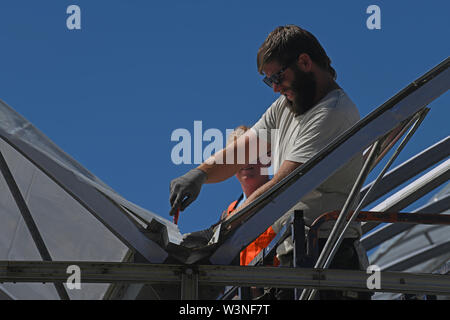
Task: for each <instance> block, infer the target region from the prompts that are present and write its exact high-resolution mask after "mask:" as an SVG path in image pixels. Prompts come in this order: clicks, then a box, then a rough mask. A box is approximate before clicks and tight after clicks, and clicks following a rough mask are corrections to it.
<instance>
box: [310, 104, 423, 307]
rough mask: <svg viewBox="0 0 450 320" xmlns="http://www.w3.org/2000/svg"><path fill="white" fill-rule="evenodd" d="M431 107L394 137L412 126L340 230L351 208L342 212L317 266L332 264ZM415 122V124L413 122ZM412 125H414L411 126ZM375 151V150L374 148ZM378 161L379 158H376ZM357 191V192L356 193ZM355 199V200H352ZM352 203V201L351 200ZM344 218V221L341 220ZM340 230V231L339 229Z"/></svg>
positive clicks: (369, 158) (409, 122)
mask: <svg viewBox="0 0 450 320" xmlns="http://www.w3.org/2000/svg"><path fill="white" fill-rule="evenodd" d="M428 112H429V109H427V108H425V109H424V110H423V111H422V112H420V113H418V114H416V115H415V116H414V117H412V118H411V119H410V120H409V121H408V123H407V124H406V126H404V127H403V128H402V130H401V131H400V133H397V135H396V136H395V137H394V139H393V141H397V140H398V139H399V138H400V137H401V136H402V135H403V134H404V132H405V131H406V130H407V128H410V130H409V131H408V133H407V134H406V136H405V137H404V138H403V140H402V142H401V143H400V145H399V146H398V147H397V149H396V150H395V151H394V153H393V155H392V156H391V158H390V159H389V160H388V162H387V163H386V165H385V166H384V168H383V169H382V170H381V172H380V173H379V174H378V176H377V178H376V179H375V181H374V182H373V183H372V184H371V186H370V188H369V190H368V191H367V192H366V193H365V194H364V197H363V199H362V200H360V201H359V204H358V205H357V207H356V209H355V210H354V212H353V213H352V214H350V218H349V219H348V221H347V223H346V224H345V226H344V228H343V229H342V230H339V229H338V227H340V224H339V226H338V222H341V224H344V223H345V217H346V216H347V215H348V212H349V210H350V208H346V210H347V211H346V212H345V214H343V213H342V212H341V215H342V217H341V215H339V218H338V221H337V222H336V224H335V226H334V228H333V231H335V232H338V233H339V235H337V233H336V236H337V237H338V238H337V240H335V238H334V234H333V231H332V232H331V234H330V236H329V238H328V239H327V242H326V244H325V246H324V248H323V250H322V252H321V254H320V256H319V259H318V261H317V263H316V266H315V267H318V268H328V267H329V265H330V264H331V261H332V259H333V258H334V256H335V254H336V252H337V250H338V249H339V246H340V244H341V243H342V240H343V239H344V234H345V232H346V231H347V229H348V227H349V226H350V224H351V223H352V222H353V221H354V220H355V218H356V217H357V216H358V214H359V212H360V211H361V209H362V208H363V204H364V202H365V200H366V198H367V197H369V196H370V194H371V193H372V192H373V190H375V187H376V186H377V185H378V183H379V182H380V181H381V179H382V178H383V176H384V175H385V174H386V172H387V170H388V169H389V168H390V167H391V165H392V163H393V162H394V161H395V160H396V159H397V157H398V155H399V154H400V152H402V150H403V148H404V147H405V146H406V144H407V143H408V142H409V140H410V139H411V137H412V136H413V135H414V133H415V132H416V131H417V129H418V128H419V126H420V125H421V124H422V122H423V120H424V119H425V117H426V115H427V114H428ZM413 122H414V124H413ZM411 126H412V127H411ZM393 141H391V142H389V143H390V145H391V147H392V146H393ZM375 146H377V144H375V145H374V146H373V148H374V149H375ZM372 151H373V150H372ZM372 151H371V154H370V155H369V157H368V159H367V161H366V164H365V165H364V168H363V169H362V170H363V171H364V170H366V165H367V166H369V167H370V166H372V163H373V161H372V160H371V159H372V158H371V156H372ZM382 153H383V155H382V157H384V155H386V153H387V152H386V151H383V152H382ZM375 161H377V160H375ZM369 171H370V169H368V170H367V172H366V173H365V175H364V176H363V177H361V175H360V176H359V177H358V179H360V178H362V179H363V181H362V182H361V183H358V182H355V187H357V186H359V185H361V186H362V183H363V182H364V181H365V179H366V177H367V175H368V173H369ZM356 192H359V193H360V192H361V188H359V189H357V190H356ZM356 192H355V193H356ZM354 196H355V195H353V193H351V194H350V195H349V198H350V197H354ZM351 201H353V200H351ZM351 203H352V202H351ZM344 208H345V206H344ZM344 208H343V209H342V211H344ZM341 219H342V221H341ZM338 230H339V231H338ZM327 245H328V246H329V247H330V248H331V249H329V247H327ZM322 254H324V262H323V263H321V262H320V259H321V258H322ZM303 293H304V295H303V294H302V298H306V296H307V292H305V291H304V292H303ZM315 294H316V291H313V292H311V294H310V296H309V299H312V298H314V296H315Z"/></svg>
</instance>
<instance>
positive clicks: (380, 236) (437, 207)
mask: <svg viewBox="0 0 450 320" xmlns="http://www.w3.org/2000/svg"><path fill="white" fill-rule="evenodd" d="M449 208H450V195H447V196H446V197H444V198H442V199H440V200H439V201H436V202H432V203H429V204H426V205H424V206H422V207H420V208H419V209H417V210H414V211H413V213H421V214H433V213H441V212H444V211H445V210H447V209H449ZM413 227H414V225H413V224H409V223H389V224H386V225H384V226H382V227H381V228H379V229H377V230H375V231H374V232H372V233H369V234H367V235H365V236H364V237H362V238H361V244H362V245H363V247H364V248H365V249H366V250H371V249H373V248H375V247H376V246H378V245H380V244H381V243H383V242H384V241H386V240H388V239H391V238H392V237H394V236H396V235H397V234H400V233H402V232H404V231H407V230H409V229H411V228H413Z"/></svg>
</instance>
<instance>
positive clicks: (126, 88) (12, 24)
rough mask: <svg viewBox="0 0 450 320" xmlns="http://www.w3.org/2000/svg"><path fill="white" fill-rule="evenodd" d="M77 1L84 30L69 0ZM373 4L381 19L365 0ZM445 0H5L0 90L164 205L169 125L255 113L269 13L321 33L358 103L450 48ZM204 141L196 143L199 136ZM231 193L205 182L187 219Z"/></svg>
mask: <svg viewBox="0 0 450 320" xmlns="http://www.w3.org/2000/svg"><path fill="white" fill-rule="evenodd" d="M71 4H76V5H78V6H79V7H80V8H81V30H68V29H67V27H66V19H67V17H68V16H69V15H68V14H66V9H67V7H68V6H69V5H71ZM371 4H376V5H378V6H379V7H380V8H381V30H369V29H368V28H367V27H366V19H367V18H368V17H369V14H366V8H367V7H368V6H369V5H371ZM448 12H450V4H449V2H448V1H434V0H430V1H406V0H404V1H363V0H351V1H331V0H330V1H324V0H316V1H299V0H297V1H234V0H233V1H217V0H213V1H206V0H203V1H200V0H198V1H194V0H190V1H186V0H183V1H181V0H180V1H144V0H140V1H138V0H134V1H132V0H120V1H119V0H108V1H101V0H95V1H92V0H90V1H88V0H71V1H66V0H58V1H54V0H53V1H50V0H40V1H36V0H28V1H24V0H14V1H13V0H2V1H1V2H0V41H1V46H0V52H1V54H0V58H1V59H0V98H1V99H3V100H4V101H6V102H7V103H8V104H9V105H11V106H12V107H13V108H14V109H15V110H17V111H18V112H19V113H20V114H22V115H23V116H24V117H26V118H27V119H28V120H30V121H31V122H32V123H33V124H34V125H35V126H36V127H37V128H39V129H40V130H42V131H43V132H44V133H45V134H46V135H47V136H48V137H50V139H52V140H53V141H54V142H55V143H56V144H57V145H59V146H60V147H61V148H62V149H63V150H64V151H66V152H67V153H68V154H70V155H71V156H72V157H74V158H75V159H76V160H77V161H79V162H80V163H81V164H82V165H83V166H85V167H86V168H87V169H88V170H90V171H91V172H92V173H94V174H95V175H97V176H98V177H99V178H100V179H102V180H103V181H104V182H105V183H107V184H108V185H110V186H111V187H112V188H113V189H115V190H116V191H117V192H118V193H120V194H121V195H123V196H124V197H125V198H127V199H128V200H130V201H132V202H134V203H136V204H138V205H140V206H142V207H144V208H146V209H149V210H151V211H153V212H155V213H157V214H159V215H161V216H163V217H166V218H169V216H168V211H169V182H170V180H171V179H173V178H175V177H177V176H179V175H182V174H184V173H185V172H186V171H188V170H189V169H191V168H193V167H194V165H178V166H177V165H175V164H173V163H172V161H171V150H172V148H173V147H174V146H175V145H176V142H172V141H171V140H170V137H171V134H172V132H173V131H174V130H175V129H177V128H185V129H187V130H189V131H190V132H191V133H192V134H193V126H194V121H195V120H200V121H202V123H203V130H206V129H209V128H217V129H219V130H221V131H222V132H223V133H225V130H226V129H227V128H234V127H236V126H238V125H241V124H247V125H253V124H254V123H255V122H256V121H257V120H258V119H259V117H260V116H261V115H262V113H263V112H264V111H265V110H266V108H267V107H268V106H269V105H270V104H271V103H272V102H273V101H274V100H275V99H276V97H277V95H276V94H274V93H273V92H271V90H270V89H269V88H268V87H266V85H265V84H263V82H262V81H261V78H262V77H261V76H260V75H259V74H258V73H257V70H256V52H257V50H258V48H259V46H260V45H261V43H262V42H263V41H264V39H265V37H266V36H267V34H268V33H269V32H270V31H272V30H273V29H274V28H275V27H276V26H278V25H285V24H297V25H299V26H301V27H303V28H306V29H308V30H309V31H311V32H312V33H313V34H314V35H315V36H316V37H317V38H318V39H319V41H320V42H321V43H322V45H323V46H324V48H325V50H326V51H327V53H328V55H329V56H330V57H331V60H332V65H333V66H334V68H335V69H336V70H337V73H338V83H339V84H340V86H341V87H343V88H344V90H346V91H347V93H348V94H349V95H350V97H351V98H352V99H353V100H354V102H355V103H356V104H357V106H358V108H359V110H360V112H361V115H362V116H365V115H367V114H368V113H369V112H370V111H372V110H373V109H374V108H376V107H377V106H379V105H380V104H381V103H383V102H384V101H386V100H387V99H388V98H390V97H391V96H392V95H394V94H395V93H396V92H398V91H399V90H400V89H402V88H403V87H404V86H406V85H407V84H409V83H410V82H411V81H413V80H415V79H416V78H417V77H419V76H420V75H422V74H423V73H424V72H426V71H427V70H429V69H430V68H432V67H433V66H435V65H436V64H438V63H439V62H441V61H442V60H444V59H445V58H446V57H447V56H448V54H449V52H450V50H449V49H450V42H449V41H448V36H449V31H450V22H449V19H448ZM449 107H450V97H449V95H448V94H446V95H444V96H443V97H441V98H440V99H439V100H437V101H436V102H435V103H433V104H432V110H431V112H430V113H429V115H428V117H427V119H426V120H425V122H424V124H423V125H422V127H421V128H420V129H419V131H418V132H417V133H416V135H415V137H414V138H413V140H412V141H411V143H410V144H409V145H408V147H407V148H406V150H405V151H404V152H403V154H402V155H401V156H400V159H399V160H398V161H397V162H396V163H397V164H398V163H400V161H402V160H406V159H407V158H409V157H410V156H411V155H413V154H415V153H417V152H419V151H421V150H423V149H424V148H425V147H427V146H428V145H431V144H432V143H435V142H437V141H438V140H440V139H442V138H444V137H445V136H447V135H448V134H449V129H448V119H449V117H450V111H449ZM207 144H208V143H205V144H204V145H203V146H206V145H207ZM239 193H240V186H239V184H238V183H237V181H236V179H235V178H232V179H230V180H229V181H227V182H224V183H221V184H216V185H207V186H205V187H204V188H203V189H202V192H201V193H200V196H199V198H198V199H197V201H196V202H195V203H194V204H192V205H191V206H190V207H189V208H188V209H187V210H186V211H185V212H184V213H182V216H181V217H180V221H179V224H180V229H181V231H182V232H190V231H193V230H199V229H203V228H205V227H208V226H209V225H211V224H212V223H214V222H215V221H216V220H217V219H218V216H219V214H220V212H221V211H222V210H223V209H225V208H226V207H227V205H228V203H229V202H231V201H232V200H234V199H235V198H236V197H237V196H238V195H239Z"/></svg>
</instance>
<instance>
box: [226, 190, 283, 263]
mask: <svg viewBox="0 0 450 320" xmlns="http://www.w3.org/2000/svg"><path fill="white" fill-rule="evenodd" d="M240 200H241V199H239V200H235V201H233V202H232V203H230V205H229V206H228V209H227V217H228V216H229V215H231V213H232V212H233V211H234V210H235V209H236V206H237V204H238V202H239V201H240ZM276 235H277V234H276V233H275V231H273V229H272V226H270V227H269V228H267V230H266V231H264V233H262V234H261V235H260V236H259V237H258V238H256V240H255V241H253V242H252V243H250V244H249V245H248V246H247V247H246V248H245V249H244V250H242V251H241V254H240V264H241V266H246V265H248V264H249V263H250V262H252V260H253V259H254V258H255V257H256V256H257V255H258V254H259V253H260V252H261V251H262V250H263V249H264V248H266V247H267V246H268V245H269V244H270V242H271V241H272V240H273V238H275V236H276Z"/></svg>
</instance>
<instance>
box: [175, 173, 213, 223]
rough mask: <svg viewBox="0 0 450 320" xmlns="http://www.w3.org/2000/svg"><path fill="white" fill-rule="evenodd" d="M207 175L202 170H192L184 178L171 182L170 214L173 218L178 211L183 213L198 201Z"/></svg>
mask: <svg viewBox="0 0 450 320" xmlns="http://www.w3.org/2000/svg"><path fill="white" fill-rule="evenodd" d="M207 177H208V176H207V174H206V173H205V172H203V171H202V170H200V169H197V168H196V169H192V170H191V171H189V172H188V173H186V174H185V175H184V176H181V177H179V178H176V179H173V180H172V181H171V182H170V199H169V201H170V205H171V206H172V208H171V209H170V212H169V214H170V215H171V216H173V215H174V214H175V213H176V212H177V209H178V208H180V210H181V211H183V210H184V209H186V207H187V206H188V205H190V204H191V203H192V201H194V200H195V199H197V196H198V194H199V193H200V189H201V188H202V185H203V183H204V182H205V181H206V179H207Z"/></svg>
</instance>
